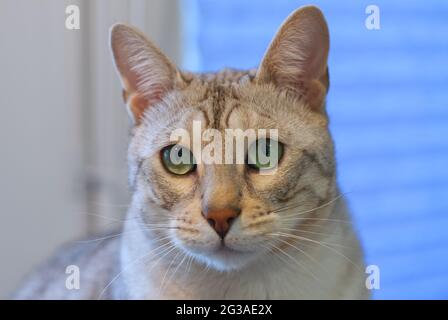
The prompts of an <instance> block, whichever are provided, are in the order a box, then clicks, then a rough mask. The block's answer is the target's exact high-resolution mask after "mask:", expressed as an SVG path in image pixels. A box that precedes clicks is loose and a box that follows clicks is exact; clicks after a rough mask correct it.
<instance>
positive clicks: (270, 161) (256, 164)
mask: <svg viewBox="0 0 448 320" xmlns="http://www.w3.org/2000/svg"><path fill="white" fill-rule="evenodd" d="M282 156H283V144H282V143H281V142H278V141H276V140H271V139H259V140H257V141H255V142H254V143H252V144H251V145H250V147H249V149H248V151H247V165H248V166H249V167H250V168H252V169H256V170H269V169H272V168H275V167H276V166H277V164H278V162H279V161H280V159H281V158H282Z"/></svg>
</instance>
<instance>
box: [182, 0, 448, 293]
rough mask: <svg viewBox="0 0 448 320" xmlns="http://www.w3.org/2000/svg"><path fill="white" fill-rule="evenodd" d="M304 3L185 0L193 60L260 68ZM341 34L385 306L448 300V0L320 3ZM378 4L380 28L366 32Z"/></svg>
mask: <svg viewBox="0 0 448 320" xmlns="http://www.w3.org/2000/svg"><path fill="white" fill-rule="evenodd" d="M304 4H307V3H306V2H302V1H291V0H288V1H267V0H258V1H241V0H226V1H205V0H184V1H183V7H182V13H183V20H184V23H183V25H184V43H185V46H184V49H185V55H184V65H183V67H184V68H186V69H189V70H192V71H213V70H218V69H220V68H222V67H225V66H229V67H236V68H250V67H254V66H256V65H257V64H258V63H259V61H260V59H261V57H262V55H263V53H264V52H265V50H266V48H267V46H268V44H269V42H270V40H271V38H272V37H273V35H274V34H275V32H276V30H277V28H278V27H279V25H280V24H281V22H282V21H283V19H285V17H287V16H288V15H289V13H291V11H293V10H294V9H296V8H297V7H300V6H302V5H304ZM314 4H317V5H318V6H319V7H320V8H321V9H322V11H323V12H324V14H325V16H326V18H327V21H328V24H329V28H330V34H331V50H330V51H331V52H330V58H329V66H330V77H331V86H330V92H329V96H328V104H327V108H328V112H329V114H330V118H331V131H332V133H333V135H334V139H335V141H336V148H337V158H338V164H339V172H338V174H339V181H340V184H341V187H342V191H343V192H348V194H347V197H348V199H349V205H350V207H351V209H352V211H353V215H354V218H355V222H356V225H357V227H358V229H359V232H360V235H361V238H362V241H363V244H364V246H365V249H366V259H367V262H368V264H375V265H378V266H379V267H380V271H381V282H380V286H381V288H380V290H375V292H374V297H375V298H379V299H396V298H399V299H415V298H424V299H429V298H438V299H440V298H445V299H446V298H448V215H447V213H448V138H447V136H448V105H447V104H448V103H447V101H448V62H447V60H448V1H443V0H441V1H435V0H426V1H385V0H384V1H375V2H373V3H372V2H369V1H360V0H356V1H355V0H353V1H315V2H314ZM370 4H375V5H377V6H379V8H380V19H381V20H380V23H381V28H380V30H368V29H367V28H366V27H365V20H366V18H367V14H366V13H365V10H366V7H367V6H368V5H370Z"/></svg>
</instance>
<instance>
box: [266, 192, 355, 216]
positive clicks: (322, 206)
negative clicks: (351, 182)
mask: <svg viewBox="0 0 448 320" xmlns="http://www.w3.org/2000/svg"><path fill="white" fill-rule="evenodd" d="M346 194H347V192H346V193H341V194H340V195H338V196H337V197H335V198H333V199H331V200H329V201H327V202H326V203H324V204H322V205H320V206H317V207H315V208H313V209H309V210H305V211H302V212H297V213H294V214H291V216H296V215H302V214H306V213H310V212H313V211H315V210H319V209H322V208H325V207H327V206H329V205H330V204H332V203H333V202H335V201H337V200H339V199H341V198H342V197H343V196H345V195H346ZM302 203H303V201H302V202H301V203H300V204H302ZM300 204H298V205H295V206H293V207H287V208H286V209H281V210H276V211H271V212H272V213H278V212H283V211H286V210H288V209H293V208H295V207H297V206H299V205H300ZM288 216H290V215H286V216H285V217H288Z"/></svg>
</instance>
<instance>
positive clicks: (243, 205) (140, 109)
mask: <svg viewBox="0 0 448 320" xmlns="http://www.w3.org/2000/svg"><path fill="white" fill-rule="evenodd" d="M110 46H111V51H112V56H113V61H114V63H115V67H116V69H117V71H118V74H119V76H120V79H121V83H122V86H123V97H124V100H125V102H126V104H127V108H128V111H129V114H130V116H131V119H132V122H133V125H132V133H131V138H130V144H129V152H128V162H129V183H130V186H131V189H132V191H133V197H132V200H131V205H130V208H129V210H128V212H127V217H126V220H125V222H124V226H123V230H122V232H121V233H120V235H119V236H113V235H111V236H106V237H104V239H103V240H102V241H101V242H95V241H93V242H91V243H78V244H76V245H70V246H67V247H65V248H63V249H61V250H60V252H59V253H58V254H56V255H55V256H54V257H53V258H52V259H51V260H50V261H49V262H47V263H46V264H45V265H43V266H42V267H41V268H39V269H38V270H37V271H35V272H34V273H33V274H32V275H31V276H30V277H29V278H28V279H27V280H26V281H25V283H24V285H23V286H22V287H21V288H20V289H19V290H18V292H17V293H16V295H15V298H17V299H316V298H317V299H366V298H369V291H368V290H367V288H366V285H365V278H366V275H365V273H364V270H365V266H364V261H363V252H362V249H361V246H360V243H359V241H358V238H357V235H356V233H355V230H354V228H353V225H352V224H351V223H350V215H349V212H348V209H347V207H346V204H345V201H344V197H343V195H342V194H341V193H340V191H339V188H338V185H337V181H336V164H335V156H334V145H333V141H332V137H331V135H330V132H329V129H328V116H327V113H326V110H325V108H326V102H325V99H326V94H327V91H328V89H329V73H328V67H327V58H328V52H329V31H328V27H327V23H326V21H325V18H324V16H323V14H322V12H321V11H320V10H319V9H318V8H317V7H315V6H305V7H302V8H299V9H297V10H296V11H294V12H293V13H292V14H291V15H290V16H289V17H288V18H287V19H286V20H285V22H284V23H283V24H282V25H281V27H280V29H279V31H278V32H277V34H276V36H275V37H274V39H273V40H272V42H271V43H270V45H269V47H268V49H267V51H266V53H265V55H264V57H263V59H262V61H261V63H260V65H259V67H258V68H257V69H256V70H249V71H238V70H233V69H224V70H222V71H220V72H217V73H204V74H194V73H189V72H182V71H180V70H178V69H177V68H176V67H175V66H174V65H173V63H171V62H170V60H169V59H168V58H167V57H166V56H165V55H164V54H163V53H162V52H161V51H160V50H159V49H158V48H157V47H156V46H155V45H153V44H152V43H151V42H150V41H149V40H147V38H146V37H145V36H144V35H143V34H141V33H140V32H139V31H137V30H136V29H134V28H132V27H129V26H126V25H123V24H117V25H114V26H113V27H112V28H111V32H110ZM194 121H196V122H199V123H200V124H201V125H202V128H203V129H206V128H214V129H217V130H218V131H220V132H223V131H224V130H225V129H229V128H233V129H238V128H239V129H242V130H244V129H249V128H253V129H259V128H265V129H278V137H277V138H276V139H278V141H273V140H275V139H273V137H270V136H269V137H268V136H264V137H260V138H258V140H256V141H249V142H248V144H249V143H251V144H252V145H254V144H255V145H258V144H262V143H264V145H265V147H264V149H263V148H262V149H261V150H262V151H263V150H265V151H266V152H267V150H268V149H269V150H270V152H271V151H272V153H273V154H276V156H277V157H278V159H277V160H278V161H277V163H276V165H275V168H267V171H263V172H264V173H266V172H267V173H269V172H270V173H271V174H260V173H261V172H262V169H266V168H265V167H263V164H260V163H258V162H257V160H256V161H252V162H251V163H246V164H213V163H211V164H210V163H208V164H205V163H200V161H197V158H200V157H201V155H198V154H193V151H192V149H191V148H190V146H189V145H188V144H185V143H184V141H178V142H177V143H173V142H172V140H170V135H171V133H172V132H173V131H175V130H176V129H179V128H183V129H185V130H187V131H188V132H189V131H191V128H192V124H193V122H194ZM263 141H264V142H263ZM226 147H228V146H226ZM274 149H275V150H274ZM173 150H174V153H172V151H173ZM248 150H249V148H248V149H247V150H246V151H245V152H249V151H248ZM176 152H177V154H178V155H180V154H183V155H187V156H188V157H190V159H194V160H193V161H189V162H188V161H186V162H181V163H175V162H174V161H172V159H171V158H170V156H171V155H172V154H176ZM179 152H180V153H179ZM167 155H169V156H168V157H167ZM271 169H275V170H273V171H269V170H271ZM69 265H75V266H77V267H79V272H80V288H79V289H77V290H68V289H67V287H66V280H67V277H68V275H67V274H66V273H65V269H66V267H67V266H69Z"/></svg>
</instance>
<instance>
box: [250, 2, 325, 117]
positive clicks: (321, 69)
mask: <svg viewBox="0 0 448 320" xmlns="http://www.w3.org/2000/svg"><path fill="white" fill-rule="evenodd" d="M329 45H330V40H329V33H328V26H327V23H326V21H325V18H324V16H323V14H322V12H321V11H320V10H319V9H318V8H317V7H315V6H305V7H302V8H300V9H297V10H296V11H295V12H293V13H292V14H291V15H290V16H289V17H288V18H287V19H286V21H285V22H284V23H283V24H282V26H281V27H280V30H279V31H278V32H277V35H276V36H275V37H274V39H273V40H272V42H271V45H270V46H269V48H268V50H267V52H266V54H265V56H264V58H263V60H262V62H261V64H260V67H259V69H258V73H257V80H258V82H259V83H272V84H274V85H275V86H277V87H278V88H280V89H287V90H289V91H290V92H293V93H295V94H296V95H297V96H299V97H302V98H303V100H304V101H305V102H306V103H307V104H308V106H309V107H310V108H311V109H312V110H314V111H318V112H322V111H323V107H324V100H325V95H326V93H327V90H328V87H329V79H328V68H327V58H328V50H329Z"/></svg>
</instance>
